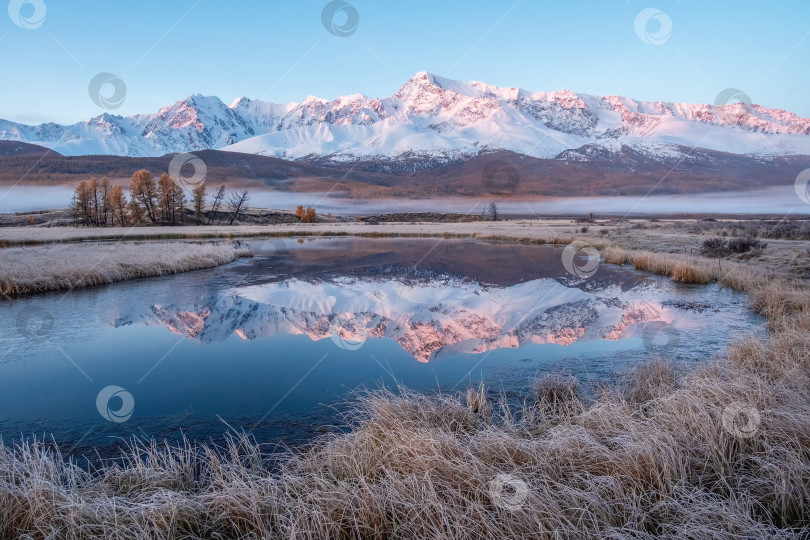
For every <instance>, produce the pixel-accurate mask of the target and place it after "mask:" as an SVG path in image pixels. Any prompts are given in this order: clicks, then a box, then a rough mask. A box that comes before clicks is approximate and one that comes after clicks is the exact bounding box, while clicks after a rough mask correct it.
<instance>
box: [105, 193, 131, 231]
mask: <svg viewBox="0 0 810 540" xmlns="http://www.w3.org/2000/svg"><path fill="white" fill-rule="evenodd" d="M109 204H110V214H111V216H112V224H113V225H115V221H116V219H117V220H118V222H119V223H120V224H121V226H122V227H126V226H127V200H126V198H125V197H124V190H123V189H122V188H121V186H113V187H112V189H110V195H109Z"/></svg>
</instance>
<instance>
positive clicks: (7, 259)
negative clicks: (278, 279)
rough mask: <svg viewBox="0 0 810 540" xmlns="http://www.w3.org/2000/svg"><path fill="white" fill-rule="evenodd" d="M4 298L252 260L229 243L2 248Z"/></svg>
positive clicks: (0, 284)
mask: <svg viewBox="0 0 810 540" xmlns="http://www.w3.org/2000/svg"><path fill="white" fill-rule="evenodd" d="M0 251H2V257H0V295H2V296H12V297H13V296H20V295H25V294H34V293H41V292H48V291H57V290H71V289H76V288H81V287H91V286H94V285H103V284H110V283H116V282H120V281H126V280H130V279H139V278H146V277H155V276H165V275H169V274H177V273H181V272H189V271H192V270H201V269H203V268H213V267H214V266H219V265H222V264H227V263H229V262H232V261H234V260H236V259H237V258H239V257H246V256H250V252H249V251H248V250H247V249H246V248H242V247H238V246H236V245H234V244H230V243H222V242H220V243H205V244H204V243H189V242H184V243H167V242H148V243H132V242H127V243H120V244H118V243H117V244H80V245H66V244H49V245H37V246H33V247H28V248H3V249H2V250H0Z"/></svg>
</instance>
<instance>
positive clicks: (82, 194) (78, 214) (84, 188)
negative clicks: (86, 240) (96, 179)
mask: <svg viewBox="0 0 810 540" xmlns="http://www.w3.org/2000/svg"><path fill="white" fill-rule="evenodd" d="M70 211H71V214H73V220H74V222H75V223H76V224H77V225H78V224H81V225H90V224H91V221H90V219H91V216H92V213H91V197H90V185H89V183H88V182H87V181H86V180H82V181H81V182H79V184H78V185H77V186H76V189H75V190H74V191H73V200H72V201H71V205H70Z"/></svg>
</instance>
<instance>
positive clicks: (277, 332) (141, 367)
mask: <svg viewBox="0 0 810 540" xmlns="http://www.w3.org/2000/svg"><path fill="white" fill-rule="evenodd" d="M252 245H253V248H254V250H255V252H256V257H254V258H253V259H244V260H240V261H237V262H235V263H233V264H230V265H227V266H223V267H219V268H215V269H211V270H203V271H197V272H191V273H187V274H181V275H177V276H169V277H164V278H152V279H146V280H139V281H131V282H126V283H120V284H116V285H112V286H107V287H97V288H90V289H83V290H76V291H71V292H70V293H51V294H46V295H40V296H36V297H31V298H26V299H21V300H16V301H13V302H2V303H0V324H1V326H0V328H2V329H3V332H2V336H0V434H1V435H2V437H3V439H4V440H5V441H6V442H10V441H11V440H12V439H19V438H20V437H25V436H31V435H37V436H39V437H43V436H44V437H47V438H49V439H50V438H52V439H53V440H55V441H57V442H59V443H60V444H62V445H63V449H64V450H66V451H67V452H69V453H70V452H72V453H87V452H89V451H91V450H94V449H99V448H101V449H109V448H111V447H113V446H115V445H116V444H118V443H119V442H120V441H121V440H122V439H127V438H130V437H133V436H136V437H142V438H145V437H157V438H169V439H176V438H178V437H180V436H183V435H185V436H187V437H189V438H192V439H198V440H213V441H218V440H221V437H222V436H223V434H224V433H226V432H228V431H229V430H231V429H233V430H245V431H249V432H251V433H252V434H253V435H254V436H255V437H256V438H257V440H259V441H262V442H267V443H275V442H278V443H284V444H289V445H295V444H299V443H302V442H305V441H307V440H310V439H311V438H312V437H313V436H315V435H317V434H318V433H321V432H324V431H329V430H333V429H336V426H340V425H342V424H343V420H342V416H341V415H342V413H343V412H345V410H346V408H347V406H348V404H350V403H351V400H352V399H353V394H354V393H355V392H357V391H362V390H363V389H376V388H380V387H382V386H386V387H389V388H396V386H397V385H405V386H407V387H410V388H413V389H415V390H418V391H422V392H437V391H441V392H444V393H448V392H454V391H461V390H464V389H466V388H467V387H468V386H469V385H475V384H477V383H478V382H479V381H484V382H485V383H486V384H487V385H488V387H489V388H490V389H491V391H492V392H494V393H505V394H506V395H507V396H509V397H511V398H514V399H520V398H522V397H523V396H525V395H527V394H526V392H527V391H528V389H529V388H530V386H531V383H532V381H533V380H535V379H536V378H537V377H539V376H541V375H542V374H543V373H546V372H550V371H560V370H564V371H566V372H568V373H571V374H574V375H576V376H578V377H579V378H580V379H581V380H582V381H583V382H584V384H585V387H586V388H587V386H588V385H589V384H592V383H596V382H604V381H610V380H612V379H613V378H615V377H616V376H619V375H620V374H621V373H622V372H624V371H626V370H627V369H629V368H631V367H632V366H634V365H635V364H637V363H638V362H640V361H642V360H645V359H649V358H650V357H651V356H660V357H663V358H666V359H668V360H669V361H672V362H675V363H677V364H679V365H688V364H693V363H697V362H702V361H706V360H708V359H710V358H711V357H712V355H715V354H722V352H723V351H724V350H725V349H726V347H727V346H728V343H729V341H731V340H732V339H734V338H735V337H738V336H740V335H743V334H747V333H749V334H750V333H754V334H761V333H762V332H763V330H762V323H763V319H762V318H761V317H759V316H757V315H755V314H753V313H752V312H750V311H749V310H748V309H747V308H746V297H745V296H743V295H741V294H739V293H736V292H734V291H731V290H728V289H723V288H721V287H720V286H718V285H710V286H697V285H684V284H676V283H673V282H671V281H669V280H668V279H665V278H660V277H655V276H649V275H643V274H640V273H638V272H635V271H633V270H631V269H628V268H624V267H616V266H612V265H606V264H601V265H600V266H599V267H598V269H597V270H596V273H595V274H594V275H593V276H592V277H589V278H576V277H573V276H572V275H570V274H569V273H567V272H566V270H565V268H564V266H563V264H562V262H561V261H562V249H560V248H557V247H551V246H523V245H505V244H491V243H483V242H478V241H474V240H441V241H440V240H437V239H420V240H412V239H386V240H371V239H349V238H333V239H328V238H318V239H314V240H313V239H308V240H296V239H285V240H270V241H267V242H262V241H258V242H253V244H252Z"/></svg>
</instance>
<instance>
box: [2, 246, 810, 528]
mask: <svg viewBox="0 0 810 540" xmlns="http://www.w3.org/2000/svg"><path fill="white" fill-rule="evenodd" d="M151 245H153V244H150V246H151ZM173 245H174V244H173ZM611 249H612V251H609V252H608V251H607V248H606V247H605V248H604V250H605V256H606V258H608V259H610V261H611V262H614V263H618V264H633V265H635V266H637V267H640V268H644V269H647V270H649V271H654V272H656V273H660V274H662V275H668V276H670V277H671V278H673V279H676V280H679V281H692V282H698V283H700V282H704V281H705V280H708V281H719V282H721V283H723V284H725V285H727V286H730V287H733V288H735V289H738V290H744V291H746V292H748V293H749V295H750V296H751V299H752V305H753V307H754V308H755V309H756V310H758V311H759V312H761V313H763V314H764V315H765V316H766V317H767V318H768V324H769V327H770V330H771V334H770V336H769V339H768V341H767V342H765V343H760V342H757V341H754V340H743V341H742V342H740V343H738V344H736V345H734V346H733V347H732V348H731V350H730V352H729V355H728V357H727V358H725V359H720V360H717V361H716V362H714V363H712V364H710V365H708V366H705V367H702V368H699V369H697V370H696V371H694V372H691V373H689V374H687V375H686V376H685V377H683V378H681V379H680V380H678V379H676V378H675V376H674V374H673V373H672V372H671V371H670V368H669V367H668V366H667V365H665V364H661V363H660V362H657V361H656V359H654V358H651V359H650V363H649V364H647V365H645V366H642V367H641V368H640V369H639V371H638V373H637V374H636V376H635V378H631V380H630V382H624V383H622V384H621V385H620V386H617V387H615V388H606V389H604V391H603V392H602V393H601V394H600V395H599V396H598V397H597V399H596V400H595V402H592V403H585V402H583V401H582V400H581V399H580V397H579V395H578V388H577V383H576V381H575V380H573V379H571V378H570V377H563V376H551V377H546V378H544V379H541V380H540V381H538V382H537V384H536V386H535V392H534V394H533V395H527V396H525V398H526V401H525V404H524V406H523V408H522V410H519V411H517V410H511V409H510V408H509V407H508V406H507V405H506V404H505V403H504V402H503V401H499V400H497V399H493V398H492V395H491V394H488V393H486V392H485V391H484V390H483V389H482V388H478V389H471V390H470V391H468V392H467V393H466V395H457V396H447V395H445V396H439V397H427V396H424V395H419V394H415V393H412V392H410V391H407V390H405V389H401V391H400V392H399V393H397V394H395V393H391V392H373V393H370V394H366V395H364V396H363V397H361V398H360V399H359V401H358V403H357V405H356V408H355V410H354V413H353V415H352V416H351V423H352V426H351V430H350V431H348V432H339V433H335V434H331V435H328V436H325V437H323V438H321V439H319V440H317V441H314V442H313V444H312V445H310V446H309V447H307V448H305V449H301V450H297V451H295V452H292V453H291V454H290V455H289V456H288V457H287V458H286V459H285V460H284V461H283V462H282V463H281V464H280V465H279V464H278V463H276V462H274V461H271V460H270V459H269V455H270V454H269V453H268V454H264V453H263V447H262V446H261V445H260V444H257V443H256V442H255V441H253V440H251V439H249V438H247V437H237V438H234V439H232V440H231V442H230V444H229V445H228V446H227V447H226V448H213V447H211V446H207V445H195V444H193V443H187V444H185V445H181V446H176V447H167V446H161V445H159V444H156V443H148V444H136V443H133V446H132V447H131V448H130V449H129V450H128V451H126V452H125V453H124V455H123V456H122V458H121V459H119V460H118V461H115V462H109V463H107V464H104V465H102V466H99V467H97V468H93V469H91V470H89V471H87V470H84V469H82V468H80V467H78V466H77V465H76V464H75V463H74V462H72V461H71V460H68V459H65V458H64V457H63V456H62V455H60V454H59V452H58V449H56V448H54V447H53V445H47V444H39V443H19V444H17V445H16V446H14V447H0V537H8V538H16V537H27V538H125V539H126V538H133V539H135V538H301V539H307V538H569V539H585V538H610V539H623V538H627V539H631V538H632V539H653V538H669V539H673V540H674V539H681V538H689V539H696V540H698V539H700V540H702V539H705V538H714V539H726V538H728V539H732V538H734V539H759V538H796V539H799V538H807V537H809V536H810V393H808V388H810V290H808V288H807V287H806V285H805V284H801V283H794V284H788V283H785V282H783V281H779V280H777V279H775V278H773V277H768V278H765V277H762V276H759V274H757V272H755V271H754V270H753V269H751V268H749V267H748V266H746V265H745V264H743V263H739V264H735V265H726V264H724V265H723V266H720V265H718V264H717V263H716V262H715V261H709V260H706V259H700V258H697V257H695V258H691V257H683V256H676V255H668V254H660V253H659V254H653V253H648V252H643V251H638V250H636V251H627V250H624V249H621V248H619V247H615V246H613V247H612V248H611ZM689 268H692V269H693V273H692V271H689ZM687 338H688V336H682V339H687Z"/></svg>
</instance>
